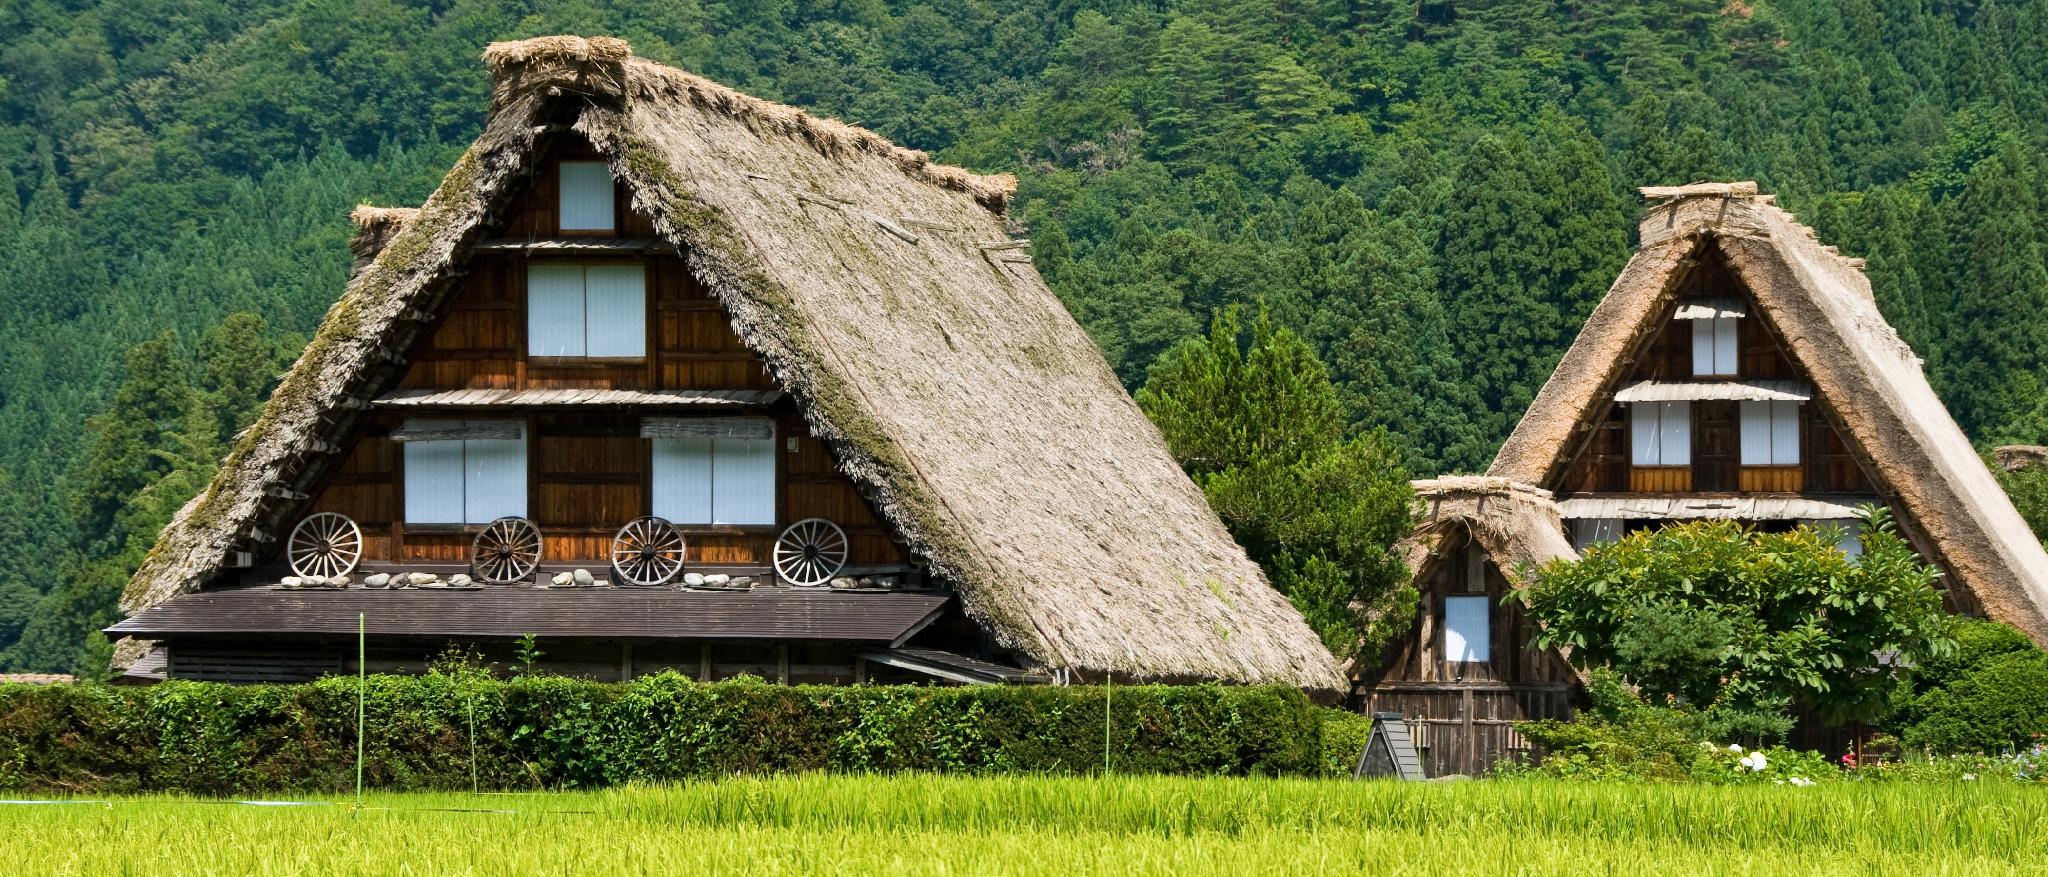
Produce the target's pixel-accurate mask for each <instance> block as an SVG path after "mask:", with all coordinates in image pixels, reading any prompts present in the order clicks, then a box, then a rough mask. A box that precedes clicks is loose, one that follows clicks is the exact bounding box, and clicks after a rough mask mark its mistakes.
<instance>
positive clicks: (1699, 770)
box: [1687, 743, 1842, 787]
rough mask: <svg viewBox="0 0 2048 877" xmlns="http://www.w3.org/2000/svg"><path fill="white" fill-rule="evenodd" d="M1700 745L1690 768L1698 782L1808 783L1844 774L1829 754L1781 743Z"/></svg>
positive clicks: (1807, 784) (1792, 784) (1689, 771)
mask: <svg viewBox="0 0 2048 877" xmlns="http://www.w3.org/2000/svg"><path fill="white" fill-rule="evenodd" d="M1697 748H1698V749H1699V753H1698V755H1696V756H1695V757H1694V758H1693V761H1692V764H1691V765H1690V766H1689V769H1688V771H1687V772H1688V774H1689V775H1690V778H1691V779H1692V780H1694V781H1695V782H1707V783H1726V784H1733V783H1775V784H1777V785H1790V786H1799V787H1805V786H1811V785H1813V784H1814V783H1816V782H1818V781H1821V780H1834V779H1840V778H1841V775H1842V772H1841V771H1840V770H1838V769H1836V767H1835V766H1834V765H1832V764H1829V763H1828V759H1827V756H1824V755H1822V754H1820V753H1818V752H1801V751H1799V750H1796V749H1786V748H1784V747H1782V746H1772V747H1770V748H1767V749H1744V748H1743V747H1742V745H1741V744H1739V743H1730V744H1728V745H1726V746H1722V745H1720V744H1717V743H1701V744H1699V746H1698V747H1697Z"/></svg>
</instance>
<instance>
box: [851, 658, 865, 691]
mask: <svg viewBox="0 0 2048 877" xmlns="http://www.w3.org/2000/svg"><path fill="white" fill-rule="evenodd" d="M867 682H868V659H866V658H863V657H859V656H855V657H854V659H853V684H855V685H866V684H867Z"/></svg>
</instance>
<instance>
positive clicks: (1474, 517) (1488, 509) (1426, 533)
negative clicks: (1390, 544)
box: [1395, 475, 1579, 587]
mask: <svg viewBox="0 0 2048 877" xmlns="http://www.w3.org/2000/svg"><path fill="white" fill-rule="evenodd" d="M1413 485H1414V487H1415V496H1416V498H1417V499H1418V500H1420V501H1421V503H1422V515H1421V517H1420V518H1419V519H1418V522H1417V523H1416V525H1415V531H1414V532H1412V533H1410V534H1409V535H1408V538H1406V539H1403V540H1401V542H1400V543H1399V544H1398V545H1397V546H1395V550H1396V551H1399V552H1401V556H1402V558H1403V559H1404V560H1406V561H1407V563H1408V568H1409V569H1411V570H1414V571H1415V576H1416V577H1417V578H1421V577H1422V575H1423V567H1424V566H1426V565H1427V564H1428V562H1429V558H1430V557H1431V555H1432V554H1433V553H1434V552H1435V551H1436V548H1437V545H1438V543H1439V541H1440V540H1441V539H1442V538H1443V537H1444V536H1445V535H1447V534H1450V533H1451V532H1453V531H1455V530H1464V531H1466V532H1469V533H1471V534H1472V538H1473V539H1475V540H1477V541H1478V542H1479V547H1481V548H1483V549H1485V550H1486V554H1487V556H1488V557H1490V558H1492V559H1493V562H1494V565H1496V566H1498V567H1500V571H1501V574H1502V575H1504V576H1506V577H1507V580H1508V581H1509V582H1511V583H1513V584H1514V585H1515V586H1516V587H1526V586H1528V585H1529V584H1530V583H1529V582H1525V581H1523V580H1522V574H1523V572H1524V570H1527V569H1533V568H1536V567H1540V566H1542V565H1544V564H1546V563H1549V562H1550V561H1553V560H1577V559H1578V558H1579V553H1578V552H1577V551H1575V550H1573V549H1572V543H1571V540H1570V539H1567V538H1565V533H1564V521H1563V520H1562V519H1560V518H1559V517H1558V516H1557V505H1556V504H1555V503H1554V502H1552V501H1551V495H1550V491H1548V490H1544V489H1543V488H1540V487H1536V486H1534V485H1530V484H1523V483H1521V482H1519V481H1513V480H1510V479H1507V478H1493V477H1489V476H1484V475H1460V476H1452V477H1448V478H1432V479H1428V480H1423V481H1416V482H1413Z"/></svg>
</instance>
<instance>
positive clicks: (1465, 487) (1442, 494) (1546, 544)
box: [1352, 475, 1584, 681]
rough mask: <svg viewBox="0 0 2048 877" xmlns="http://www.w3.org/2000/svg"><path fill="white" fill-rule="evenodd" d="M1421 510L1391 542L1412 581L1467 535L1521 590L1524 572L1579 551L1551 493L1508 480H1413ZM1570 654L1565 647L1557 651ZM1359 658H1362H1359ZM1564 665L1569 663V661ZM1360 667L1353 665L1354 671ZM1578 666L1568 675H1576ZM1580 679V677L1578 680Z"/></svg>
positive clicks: (1575, 555)
mask: <svg viewBox="0 0 2048 877" xmlns="http://www.w3.org/2000/svg"><path fill="white" fill-rule="evenodd" d="M1411 484H1412V486H1413V487H1414V488H1415V496H1416V499H1417V500H1418V501H1419V502H1420V504H1421V506H1422V509H1421V514H1420V515H1419V516H1418V517H1417V519H1416V524H1415V529H1414V531H1413V532H1411V533H1409V534H1408V536H1407V538H1404V539H1402V540H1401V541H1400V542H1399V543H1397V544H1396V545H1395V546H1394V550H1395V551H1397V552H1400V554H1401V557H1402V559H1403V560H1404V561H1405V562H1406V563H1407V564H1408V568H1409V569H1410V570H1413V573H1412V577H1413V579H1412V580H1413V581H1415V582H1418V583H1420V582H1423V581H1425V580H1427V579H1428V577H1429V576H1431V575H1433V574H1434V570H1435V565H1436V563H1437V562H1439V561H1440V560H1441V559H1442V558H1443V557H1444V556H1445V555H1444V554H1443V550H1444V549H1445V548H1446V547H1447V546H1448V547H1455V546H1456V545H1460V544H1462V540H1463V539H1464V538H1465V537H1466V536H1467V535H1468V534H1469V536H1470V538H1471V539H1472V540H1473V541H1474V542H1477V543H1478V544H1479V547H1480V549H1481V550H1482V551H1484V552H1486V556H1487V557H1488V558H1489V559H1491V560H1492V561H1493V564H1494V566H1496V567H1498V568H1499V569H1500V572H1501V576H1502V577H1504V578H1506V579H1507V580H1508V584H1510V585H1511V586H1513V587H1515V588H1517V589H1520V588H1527V587H1529V586H1530V585H1532V584H1535V583H1534V582H1533V581H1529V580H1528V578H1527V577H1528V575H1529V574H1531V573H1533V572H1534V571H1535V570H1536V569H1538V568H1541V567H1542V566H1543V565H1544V564H1546V563H1549V562H1551V561H1553V560H1577V559H1579V552H1578V551H1576V550H1574V549H1573V548H1572V543H1571V540H1570V539H1567V538H1565V532H1564V521H1563V520H1562V519H1560V518H1559V517H1558V514H1557V506H1556V504H1555V503H1553V502H1552V501H1551V494H1550V491H1548V490H1544V489H1542V488H1540V487H1536V486H1534V485H1530V484H1524V483H1522V482H1519V481H1513V480H1510V479H1507V478H1494V477H1490V476H1485V475H1457V476H1449V477H1445V478H1432V479H1427V480H1421V481H1415V482H1411ZM1559 654H1560V655H1562V656H1565V657H1567V658H1569V654H1570V653H1569V650H1560V652H1559ZM1361 660H1363V656H1361ZM1567 666H1570V663H1569V661H1567ZM1358 669H1359V666H1358V665H1357V664H1356V663H1354V665H1353V667H1352V670H1353V672H1357V671H1358ZM1578 672H1579V671H1578V670H1577V669H1576V668H1574V669H1573V670H1572V673H1573V674H1574V675H1575V676H1576V675H1577V674H1578ZM1580 681H1584V680H1583V679H1581V680H1580Z"/></svg>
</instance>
